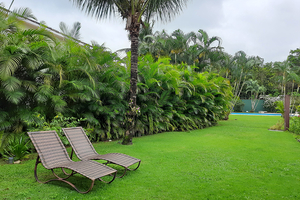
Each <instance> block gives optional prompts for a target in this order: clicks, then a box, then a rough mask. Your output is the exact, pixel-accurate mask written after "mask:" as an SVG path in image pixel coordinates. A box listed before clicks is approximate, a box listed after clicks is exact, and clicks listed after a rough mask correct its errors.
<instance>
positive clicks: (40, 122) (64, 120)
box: [27, 113, 86, 145]
mask: <svg viewBox="0 0 300 200" xmlns="http://www.w3.org/2000/svg"><path fill="white" fill-rule="evenodd" d="M33 118H34V119H35V120H33V121H31V122H29V121H27V130H28V132H34V131H48V130H55V131H56V132H57V134H58V136H59V137H60V139H61V140H62V142H63V144H64V145H69V141H68V139H67V138H66V137H65V135H64V133H63V131H62V129H61V128H65V127H77V126H80V125H81V123H82V122H84V121H86V119H83V118H80V119H76V118H75V117H64V116H63V115H62V114H61V113H59V114H58V115H56V116H55V117H54V118H53V119H52V120H51V121H50V122H48V121H46V119H45V117H44V116H42V115H41V114H39V113H35V114H34V117H33Z"/></svg>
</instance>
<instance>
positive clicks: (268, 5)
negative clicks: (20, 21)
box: [0, 0, 300, 62]
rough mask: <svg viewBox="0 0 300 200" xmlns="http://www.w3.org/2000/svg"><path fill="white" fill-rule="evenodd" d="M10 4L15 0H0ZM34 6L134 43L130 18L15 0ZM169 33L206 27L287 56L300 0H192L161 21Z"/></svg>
mask: <svg viewBox="0 0 300 200" xmlns="http://www.w3.org/2000/svg"><path fill="white" fill-rule="evenodd" d="M0 2H2V3H4V5H5V7H6V8H8V7H9V5H10V3H11V2H12V0H0ZM20 7H28V8H30V9H31V10H32V12H33V14H34V15H35V16H36V17H37V19H38V21H45V22H46V24H47V25H48V26H50V27H52V28H54V29H57V30H59V28H58V26H59V23H60V22H61V21H63V22H65V23H66V24H67V25H68V26H69V27H71V26H72V25H73V23H74V22H77V21H78V22H80V23H81V26H82V28H81V31H80V33H81V40H82V41H84V42H86V43H90V41H91V40H94V41H96V42H98V43H99V44H103V43H104V44H105V46H106V47H108V48H109V49H111V50H112V51H116V50H118V49H122V48H128V47H130V43H129V41H128V37H127V34H128V33H127V31H125V29H124V28H125V23H124V22H123V21H122V20H121V19H118V18H112V19H108V20H96V19H95V18H91V17H89V16H86V15H85V13H84V12H82V11H80V10H79V9H78V8H77V7H75V6H74V5H73V4H72V2H70V1H69V0H51V1H49V0H15V1H14V3H13V6H12V8H11V10H13V9H14V8H20ZM162 29H165V30H166V31H167V33H168V34H171V33H172V32H173V31H174V30H177V29H181V30H182V31H183V32H184V33H188V32H191V31H194V32H196V31H198V30H199V29H203V30H204V31H206V32H207V33H208V35H209V37H213V36H218V37H220V38H221V39H222V46H223V47H224V50H225V51H226V52H227V53H230V54H232V55H234V54H235V53H236V52H237V51H240V50H242V51H245V52H246V54H247V55H249V56H260V57H262V58H263V59H264V60H265V62H272V61H273V62H274V61H284V60H286V58H287V56H288V54H289V52H290V50H294V49H297V48H300V0H190V1H189V2H188V3H187V6H186V7H185V9H184V10H183V11H182V12H181V14H180V15H178V16H177V17H176V18H175V19H173V20H172V21H171V22H169V23H161V22H156V24H155V26H154V31H161V30H162Z"/></svg>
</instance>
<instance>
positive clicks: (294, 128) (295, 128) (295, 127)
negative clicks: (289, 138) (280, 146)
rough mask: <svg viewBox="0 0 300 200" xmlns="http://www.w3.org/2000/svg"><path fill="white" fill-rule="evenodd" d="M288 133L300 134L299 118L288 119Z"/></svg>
mask: <svg viewBox="0 0 300 200" xmlns="http://www.w3.org/2000/svg"><path fill="white" fill-rule="evenodd" d="M289 131H290V132H292V133H295V134H298V135H299V134H300V117H291V118H290V128H289Z"/></svg>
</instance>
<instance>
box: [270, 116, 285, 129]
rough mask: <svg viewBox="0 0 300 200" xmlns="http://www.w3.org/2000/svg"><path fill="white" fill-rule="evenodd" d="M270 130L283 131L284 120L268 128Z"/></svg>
mask: <svg viewBox="0 0 300 200" xmlns="http://www.w3.org/2000/svg"><path fill="white" fill-rule="evenodd" d="M269 129H270V130H284V119H283V118H281V119H279V120H278V121H277V123H276V124H275V125H273V126H271V127H270V128H269Z"/></svg>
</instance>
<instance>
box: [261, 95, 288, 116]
mask: <svg viewBox="0 0 300 200" xmlns="http://www.w3.org/2000/svg"><path fill="white" fill-rule="evenodd" d="M260 97H261V98H263V99H264V108H265V109H266V110H267V111H268V112H276V102H278V101H282V100H283V97H282V96H275V97H274V96H271V95H264V96H262V95H261V96H260Z"/></svg>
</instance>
